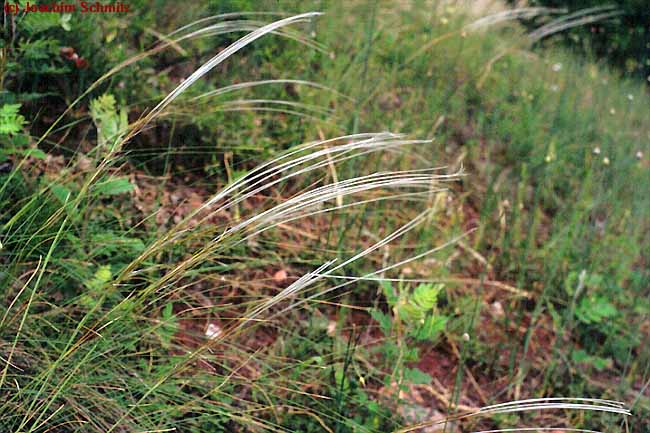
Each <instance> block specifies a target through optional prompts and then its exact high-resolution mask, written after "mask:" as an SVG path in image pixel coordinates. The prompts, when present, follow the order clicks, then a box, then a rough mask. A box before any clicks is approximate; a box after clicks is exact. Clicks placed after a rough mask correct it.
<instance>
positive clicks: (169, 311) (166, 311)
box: [162, 302, 174, 320]
mask: <svg viewBox="0 0 650 433" xmlns="http://www.w3.org/2000/svg"><path fill="white" fill-rule="evenodd" d="M173 315H174V304H173V303H171V302H170V303H169V304H167V305H165V308H163V311H162V317H163V319H165V320H170V319H171V318H172V316H173Z"/></svg>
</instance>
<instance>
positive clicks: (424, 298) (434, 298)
mask: <svg viewBox="0 0 650 433" xmlns="http://www.w3.org/2000/svg"><path fill="white" fill-rule="evenodd" d="M442 288H443V285H442V284H436V285H433V284H420V285H419V286H417V287H416V288H415V291H414V292H413V302H415V305H416V306H418V307H419V308H421V309H422V310H424V311H428V310H431V309H433V308H434V307H435V306H436V304H437V302H438V293H440V290H442Z"/></svg>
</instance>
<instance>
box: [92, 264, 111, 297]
mask: <svg viewBox="0 0 650 433" xmlns="http://www.w3.org/2000/svg"><path fill="white" fill-rule="evenodd" d="M112 276H113V274H112V273H111V266H110V265H104V266H100V267H99V268H98V269H97V271H95V275H94V276H93V278H91V279H90V280H88V281H86V287H87V288H88V289H89V290H91V291H92V292H97V291H99V290H100V289H102V288H103V287H104V285H105V284H106V283H107V282H108V281H110V279H111V277H112Z"/></svg>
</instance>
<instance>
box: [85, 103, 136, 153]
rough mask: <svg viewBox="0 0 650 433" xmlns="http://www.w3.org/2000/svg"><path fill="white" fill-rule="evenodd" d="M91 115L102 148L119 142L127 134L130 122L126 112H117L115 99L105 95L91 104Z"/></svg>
mask: <svg viewBox="0 0 650 433" xmlns="http://www.w3.org/2000/svg"><path fill="white" fill-rule="evenodd" d="M90 115H91V117H92V118H93V121H94V122H95V126H96V127H97V140H98V144H99V145H100V146H103V145H105V144H108V143H116V142H118V141H119V140H120V139H121V138H122V137H123V136H124V134H125V133H126V130H127V129H128V127H129V121H128V117H127V114H126V111H124V110H120V112H119V113H118V111H117V103H116V101H115V97H114V96H113V95H110V94H105V95H102V96H100V97H98V98H97V99H94V100H92V101H91V102H90Z"/></svg>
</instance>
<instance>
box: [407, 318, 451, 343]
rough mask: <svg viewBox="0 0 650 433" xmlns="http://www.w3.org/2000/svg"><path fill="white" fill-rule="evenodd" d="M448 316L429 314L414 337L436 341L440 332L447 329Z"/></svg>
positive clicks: (420, 339)
mask: <svg viewBox="0 0 650 433" xmlns="http://www.w3.org/2000/svg"><path fill="white" fill-rule="evenodd" d="M448 319H449V318H448V317H446V316H434V315H432V314H429V315H428V316H427V318H426V319H424V323H423V324H422V326H421V327H420V328H419V329H418V330H417V331H416V332H415V335H414V337H415V338H416V339H417V340H419V341H425V340H428V341H434V340H436V339H437V338H438V336H439V335H440V333H441V332H442V331H444V330H445V326H446V325H447V320H448Z"/></svg>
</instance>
